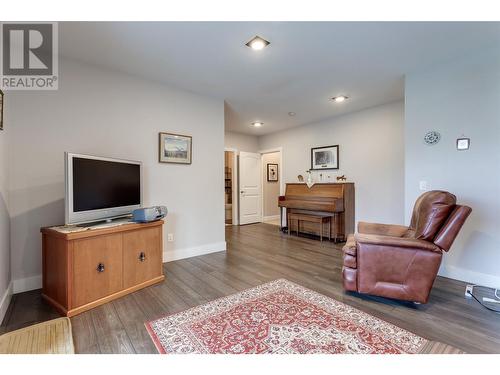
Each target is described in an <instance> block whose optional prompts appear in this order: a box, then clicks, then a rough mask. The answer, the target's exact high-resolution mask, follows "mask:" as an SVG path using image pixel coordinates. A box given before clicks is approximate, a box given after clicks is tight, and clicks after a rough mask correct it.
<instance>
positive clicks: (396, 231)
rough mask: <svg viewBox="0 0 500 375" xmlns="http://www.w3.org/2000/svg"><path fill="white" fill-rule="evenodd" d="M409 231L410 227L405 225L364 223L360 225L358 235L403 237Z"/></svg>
mask: <svg viewBox="0 0 500 375" xmlns="http://www.w3.org/2000/svg"><path fill="white" fill-rule="evenodd" d="M407 231H408V227H405V226H404V225H393V224H378V223H365V222H363V221H360V222H359V223H358V233H363V234H378V235H382V236H393V237H402V236H403V235H404V234H405V233H406V232H407Z"/></svg>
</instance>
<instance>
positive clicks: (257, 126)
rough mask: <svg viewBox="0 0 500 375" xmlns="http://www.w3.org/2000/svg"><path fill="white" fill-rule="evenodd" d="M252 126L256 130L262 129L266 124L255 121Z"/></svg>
mask: <svg viewBox="0 0 500 375" xmlns="http://www.w3.org/2000/svg"><path fill="white" fill-rule="evenodd" d="M252 125H253V126H254V127H256V128H260V127H261V126H262V125H264V123H263V122H260V121H255V122H252Z"/></svg>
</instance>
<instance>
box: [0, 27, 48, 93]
mask: <svg viewBox="0 0 500 375" xmlns="http://www.w3.org/2000/svg"><path fill="white" fill-rule="evenodd" d="M0 30H1V31H0V34H1V37H0V40H1V43H2V48H1V51H0V52H1V58H0V74H1V77H0V88H2V89H3V90H57V88H58V56H57V23H55V22H43V23H2V24H1V29H0Z"/></svg>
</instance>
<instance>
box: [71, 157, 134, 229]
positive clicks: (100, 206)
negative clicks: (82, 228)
mask: <svg viewBox="0 0 500 375" xmlns="http://www.w3.org/2000/svg"><path fill="white" fill-rule="evenodd" d="M65 185H66V194H65V223H66V225H70V224H82V223H90V222H96V221H103V220H108V221H109V220H111V219H114V218H119V217H124V216H127V215H129V214H130V213H131V212H132V211H133V210H134V209H136V208H140V207H141V206H142V163H141V162H139V161H131V160H121V159H112V158H105V157H99V156H90V155H82V154H73V153H69V152H66V153H65Z"/></svg>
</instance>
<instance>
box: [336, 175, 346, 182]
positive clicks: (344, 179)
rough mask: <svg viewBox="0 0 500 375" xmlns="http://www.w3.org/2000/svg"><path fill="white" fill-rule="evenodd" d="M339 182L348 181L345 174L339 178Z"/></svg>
mask: <svg viewBox="0 0 500 375" xmlns="http://www.w3.org/2000/svg"><path fill="white" fill-rule="evenodd" d="M337 181H347V178H346V176H345V174H343V175H342V176H337Z"/></svg>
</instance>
